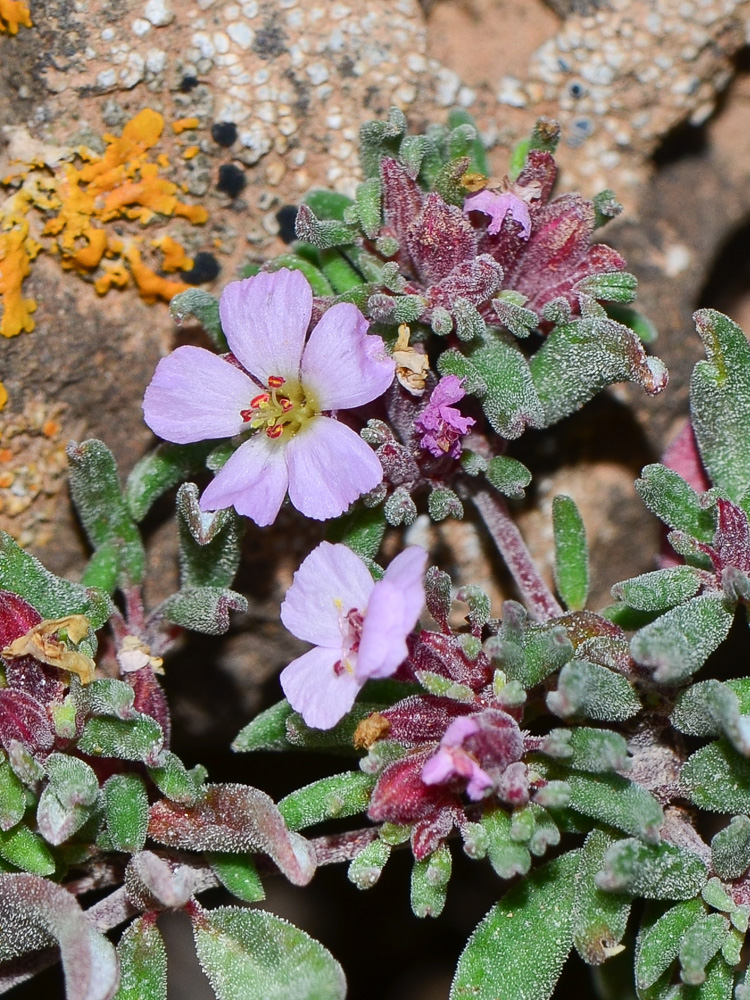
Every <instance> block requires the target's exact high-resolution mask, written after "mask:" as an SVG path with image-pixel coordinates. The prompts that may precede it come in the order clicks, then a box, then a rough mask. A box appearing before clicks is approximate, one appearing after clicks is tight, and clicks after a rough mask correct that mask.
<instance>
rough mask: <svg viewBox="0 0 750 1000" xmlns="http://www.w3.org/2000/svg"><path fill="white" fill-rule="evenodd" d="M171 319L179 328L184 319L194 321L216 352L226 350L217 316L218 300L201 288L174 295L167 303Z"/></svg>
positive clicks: (219, 320)
mask: <svg viewBox="0 0 750 1000" xmlns="http://www.w3.org/2000/svg"><path fill="white" fill-rule="evenodd" d="M169 312H170V314H171V316H172V319H173V320H174V321H175V323H177V325H178V326H181V325H182V324H183V322H184V321H185V319H187V318H188V317H189V316H192V317H193V319H196V320H197V321H198V322H199V323H200V325H201V326H202V327H203V329H204V330H205V331H206V333H207V334H208V335H209V337H210V338H211V340H212V341H213V345H214V347H215V348H216V350H217V351H220V352H224V351H226V350H228V347H227V342H226V338H225V336H224V331H223V330H222V328H221V318H220V316H219V300H218V299H217V298H216V296H215V295H211V293H210V292H207V291H205V289H203V288H188V289H187V290H186V291H184V292H180V293H179V294H178V295H175V296H174V298H173V299H172V300H171V301H170V303H169Z"/></svg>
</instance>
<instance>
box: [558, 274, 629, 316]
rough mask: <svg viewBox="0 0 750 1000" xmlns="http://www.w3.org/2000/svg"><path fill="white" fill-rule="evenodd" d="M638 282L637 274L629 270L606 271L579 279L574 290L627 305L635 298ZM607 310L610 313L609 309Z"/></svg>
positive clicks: (605, 300) (604, 300) (593, 297)
mask: <svg viewBox="0 0 750 1000" xmlns="http://www.w3.org/2000/svg"><path fill="white" fill-rule="evenodd" d="M637 284H638V280H637V278H636V276H635V275H634V274H628V272H627V271H605V272H604V273H602V274H590V275H589V276H588V277H587V278H582V279H581V280H580V281H577V282H576V284H575V285H574V286H573V291H575V292H576V293H582V294H584V295H590V296H591V298H592V299H601V300H602V301H603V302H616V303H619V304H620V305H627V303H628V302H632V301H633V299H635V289H636V286H637ZM607 312H608V314H609V310H607ZM609 315H611V314H609ZM612 318H613V319H614V318H615V317H612Z"/></svg>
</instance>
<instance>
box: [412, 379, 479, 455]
mask: <svg viewBox="0 0 750 1000" xmlns="http://www.w3.org/2000/svg"><path fill="white" fill-rule="evenodd" d="M465 395H466V393H465V392H464V389H463V379H460V378H459V377H458V376H457V375H446V376H445V378H441V379H440V381H439V382H438V384H437V385H436V386H435V388H434V389H433V390H432V395H431V396H430V401H429V403H428V404H427V406H426V407H425V408H424V410H423V411H422V413H421V414H420V415H419V416H418V417H417V419H416V420H415V421H414V426H415V428H416V429H417V431H419V433H420V434H422V440H421V441H420V442H419V444H420V447H421V448H424V449H425V450H426V451H429V452H430V454H431V455H434V456H435V458H443V457H444V456H445V455H448V456H449V457H450V458H458V457H459V455H460V454H461V442H460V440H459V438H460V437H462V436H463V435H464V434H468V432H469V430H470V428H472V427H473V426H474V424H475V423H476V421H475V420H473V419H472V418H471V417H464V416H462V414H461V411H460V410H457V409H456V407H455V406H451V405H450V404H451V403H457V402H458V401H459V400H460V399H463V398H464V396H465Z"/></svg>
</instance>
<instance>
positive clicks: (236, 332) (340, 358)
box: [143, 269, 395, 525]
mask: <svg viewBox="0 0 750 1000" xmlns="http://www.w3.org/2000/svg"><path fill="white" fill-rule="evenodd" d="M312 304H313V297H312V289H311V288H310V284H309V282H308V281H307V279H306V278H305V277H304V275H303V274H301V272H299V271H291V270H287V269H282V270H280V271H276V272H274V273H272V274H266V273H262V274H257V275H255V277H252V278H246V279H245V280H244V281H233V282H231V283H230V284H229V285H227V287H226V288H225V289H224V292H223V294H222V296H221V302H220V303H219V312H220V315H221V322H222V326H223V329H224V333H225V335H226V338H227V341H228V343H229V347H230V348H231V351H232V354H233V355H234V359H236V361H237V362H239V366H238V365H237V364H234V363H232V362H230V361H229V360H227V359H226V358H222V357H218V356H217V355H215V354H212V353H211V352H210V351H206V350H204V349H203V348H200V347H187V346H186V347H178V348H177V350H176V351H174V352H173V353H172V354H170V355H169V356H168V357H166V358H163V359H162V360H161V361H160V362H159V364H158V366H157V369H156V372H155V374H154V377H153V379H152V381H151V384H150V385H149V387H148V389H147V390H146V395H145V398H144V401H143V413H144V417H145V420H146V423H147V424H148V426H149V427H150V428H151V429H152V430H153V431H154V432H155V433H156V434H158V435H159V436H160V437H163V438H165V439H166V440H167V441H174V442H176V443H177V444H188V443H190V442H194V441H207V440H211V439H214V438H226V437H232V436H234V435H235V434H239V433H241V432H242V431H247V430H252V431H254V432H255V433H253V434H252V435H251V436H250V437H249V438H248V439H247V440H246V441H245V442H244V443H243V444H241V445H240V447H239V448H238V449H237V451H235V452H234V454H233V455H232V456H231V458H230V459H229V461H228V462H227V463H226V465H224V467H223V468H222V469H221V470H220V471H219V472H218V473H217V475H216V477H215V478H214V480H213V482H212V483H211V484H210V485H209V486H208V488H207V489H206V491H205V492H204V494H203V496H202V497H201V501H200V503H201V507H202V508H203V509H204V510H219V509H221V508H223V507H232V506H233V507H234V508H235V509H236V510H237V512H238V513H239V514H244V515H246V516H247V517H250V518H252V519H253V520H254V521H255V522H256V523H257V524H259V525H266V524H271V523H272V522H273V521H274V520H275V518H276V515H277V514H278V512H279V508H280V507H281V504H282V502H283V500H284V497H285V495H286V493H287V491H288V492H289V499H290V500H291V502H292V504H293V505H294V506H295V507H296V508H297V509H298V510H299V511H301V512H302V513H303V514H305V515H306V516H307V517H312V518H316V519H317V520H325V519H326V518H329V517H337V516H338V515H339V514H342V513H343V512H344V511H345V510H346V509H347V507H348V506H349V504H350V503H352V502H353V501H354V500H356V499H357V497H359V496H360V495H361V494H362V493H366V492H367V491H368V490H371V489H373V488H374V487H375V486H377V485H378V483H379V482H380V481H381V479H382V478H383V470H382V468H381V466H380V462H379V461H378V458H377V456H376V455H375V453H374V452H373V451H372V449H371V448H370V447H369V446H368V445H367V444H365V442H364V441H363V440H362V439H361V438H360V437H359V435H358V434H356V433H355V431H353V430H351V428H349V427H347V426H346V425H345V424H343V423H339V421H337V420H336V419H335V418H334V417H333V416H331V415H330V414H331V412H332V411H335V410H345V409H350V408H352V407H355V406H361V405H362V404H364V403H369V402H370V401H371V400H373V399H375V398H377V397H378V396H380V395H382V393H383V392H385V390H386V389H387V388H388V386H389V385H390V384H391V382H392V381H393V373H394V369H395V365H394V361H393V359H392V358H390V357H388V355H387V353H386V351H385V347H384V344H383V341H382V340H381V338H380V337H376V336H371V335H368V333H367V326H368V324H367V320H366V319H365V318H364V316H363V315H362V313H361V312H360V311H359V310H358V309H357V307H356V306H354V305H352V304H350V303H344V302H341V303H338V304H337V305H334V306H332V307H331V308H330V309H329V310H328V311H327V312H326V313H324V314H323V317H322V319H321V320H320V322H319V323H318V324H317V326H316V327H315V329H314V330H313V331H312V333H311V334H310V336H309V338H307V339H306V334H307V328H308V326H309V324H310V317H311V315H312ZM240 366H241V367H240Z"/></svg>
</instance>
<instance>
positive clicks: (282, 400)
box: [279, 396, 294, 413]
mask: <svg viewBox="0 0 750 1000" xmlns="http://www.w3.org/2000/svg"><path fill="white" fill-rule="evenodd" d="M279 406H280V407H281V412H282V413H289V411H290V410H293V409H294V403H293V402H292V401H291V399H287V398H286V396H280V397H279Z"/></svg>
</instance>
